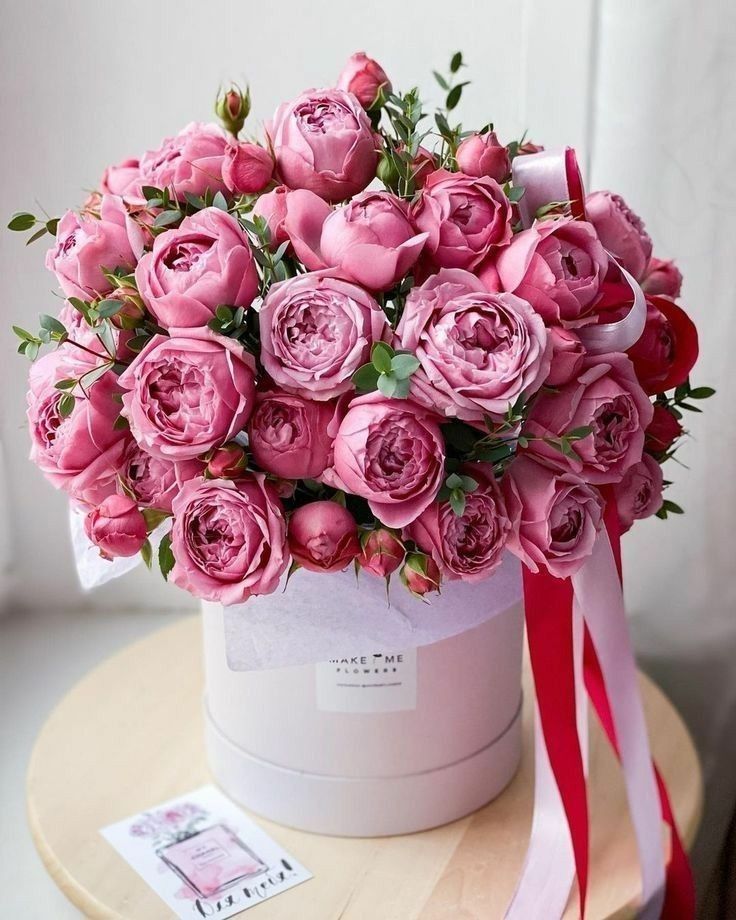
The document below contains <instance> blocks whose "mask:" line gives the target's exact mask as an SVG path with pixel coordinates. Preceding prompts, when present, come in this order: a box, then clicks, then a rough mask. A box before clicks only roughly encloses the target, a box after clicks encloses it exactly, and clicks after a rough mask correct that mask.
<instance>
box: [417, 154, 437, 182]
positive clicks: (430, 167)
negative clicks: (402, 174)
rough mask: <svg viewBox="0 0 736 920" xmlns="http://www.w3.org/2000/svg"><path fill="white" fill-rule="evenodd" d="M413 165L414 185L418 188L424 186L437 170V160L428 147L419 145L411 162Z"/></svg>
mask: <svg viewBox="0 0 736 920" xmlns="http://www.w3.org/2000/svg"><path fill="white" fill-rule="evenodd" d="M411 167H412V168H411V174H412V177H413V179H414V185H415V186H416V187H417V188H424V184H425V183H426V181H427V179H428V178H429V177H430V176H431V175H432V173H433V172H436V170H437V160H436V158H435V155H434V154H433V153H431V152H430V151H429V150H427V148H426V147H419V148H418V149H417V152H416V156H415V157H414V159H413V160H412V162H411Z"/></svg>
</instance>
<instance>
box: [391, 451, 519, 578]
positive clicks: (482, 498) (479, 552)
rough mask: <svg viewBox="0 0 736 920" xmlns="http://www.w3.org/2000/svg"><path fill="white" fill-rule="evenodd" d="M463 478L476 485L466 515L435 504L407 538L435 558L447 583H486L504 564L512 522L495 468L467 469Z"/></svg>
mask: <svg viewBox="0 0 736 920" xmlns="http://www.w3.org/2000/svg"><path fill="white" fill-rule="evenodd" d="M462 473H463V474H464V475H466V476H469V477H470V478H471V479H473V480H475V482H476V483H477V488H476V489H475V490H474V491H472V492H467V493H466V495H465V509H464V511H463V513H462V514H461V515H457V514H455V512H454V511H453V510H452V508H451V507H450V504H449V502H446V501H443V502H439V501H434V502H432V504H431V505H430V506H429V507H428V508H427V509H426V510H425V511H423V512H422V513H421V514H420V515H419V517H418V518H417V519H416V520H415V521H413V522H412V523H411V524H410V525H409V526H408V527H407V528H406V531H405V535H406V536H407V537H408V538H409V539H411V540H414V542H415V543H416V544H417V546H418V547H419V548H420V549H423V550H424V551H425V552H427V553H429V554H430V555H431V556H432V558H433V559H434V561H435V562H436V563H437V565H438V566H439V569H440V571H441V572H442V575H443V577H444V578H447V579H448V580H452V579H457V578H462V580H463V581H470V582H473V581H481V580H482V579H484V578H487V577H488V576H489V575H490V574H491V573H492V572H494V571H495V570H496V569H497V568H498V567H499V565H500V564H501V560H502V558H503V553H504V548H505V546H506V540H507V539H508V535H509V532H510V530H511V521H510V520H509V517H508V515H507V514H506V505H505V503H504V500H503V497H502V495H501V491H500V489H499V487H498V484H497V483H496V479H495V477H494V475H493V468H492V467H491V466H489V465H488V464H479V463H472V464H467V465H466V466H464V467H463V468H462Z"/></svg>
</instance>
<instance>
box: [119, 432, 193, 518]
mask: <svg viewBox="0 0 736 920" xmlns="http://www.w3.org/2000/svg"><path fill="white" fill-rule="evenodd" d="M203 473H204V463H202V461H201V460H179V461H177V462H175V463H174V462H172V461H171V460H162V459H161V458H160V457H153V456H151V454H147V453H146V452H145V451H143V450H141V449H140V447H138V445H137V444H136V443H135V442H134V441H133V442H132V443H131V444H130V445H129V446H128V447H127V449H126V452H125V456H124V458H123V462H122V463H121V466H120V479H121V481H122V483H123V484H124V486H125V488H126V489H127V490H128V491H129V492H132V493H133V497H134V498H135V500H136V502H137V503H138V505H140V506H141V507H142V508H158V509H159V510H161V511H171V503H172V502H173V500H174V499H175V498H176V496H177V495H178V494H179V492H181V489H182V486H183V485H184V483H185V482H189V480H190V479H196V478H197V477H199V476H201V475H202V474H203Z"/></svg>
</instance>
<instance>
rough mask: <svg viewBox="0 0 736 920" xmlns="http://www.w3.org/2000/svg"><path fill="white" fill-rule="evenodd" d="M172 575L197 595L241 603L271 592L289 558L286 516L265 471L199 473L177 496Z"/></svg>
mask: <svg viewBox="0 0 736 920" xmlns="http://www.w3.org/2000/svg"><path fill="white" fill-rule="evenodd" d="M173 510H174V524H173V527H172V529H171V551H172V553H173V555H174V559H175V560H176V562H175V565H174V568H173V569H172V570H171V574H170V575H169V580H170V581H173V582H174V584H175V585H178V586H179V587H180V588H184V589H185V590H186V591H189V592H190V593H191V594H193V595H194V596H195V597H199V598H202V599H203V600H207V601H216V602H218V603H220V604H224V605H231V604H242V603H244V602H245V601H247V600H248V598H249V597H252V596H253V595H255V594H271V593H272V592H273V591H275V590H276V588H277V587H278V584H279V579H280V578H281V575H282V574H283V573H284V571H285V570H286V568H287V566H288V564H289V551H288V548H287V546H286V521H285V519H284V514H283V509H282V507H281V502H280V501H279V499H278V496H277V495H276V493H275V492H274V490H273V489H272V488H271V486H270V485H269V484H268V483H267V482H266V478H265V476H264V475H263V474H262V473H253V474H251V475H248V476H246V477H244V478H243V479H238V480H232V479H198V480H197V479H194V480H191V481H190V482H187V483H186V484H185V485H184V488H183V489H182V490H181V492H180V493H179V495H178V496H177V497H176V498H175V499H174V505H173Z"/></svg>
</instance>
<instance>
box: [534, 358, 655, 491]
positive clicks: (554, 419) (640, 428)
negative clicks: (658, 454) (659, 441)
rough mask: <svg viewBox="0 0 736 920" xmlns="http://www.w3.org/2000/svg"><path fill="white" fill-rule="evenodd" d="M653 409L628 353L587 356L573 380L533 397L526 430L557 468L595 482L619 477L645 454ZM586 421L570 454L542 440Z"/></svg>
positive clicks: (540, 453)
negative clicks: (586, 430)
mask: <svg viewBox="0 0 736 920" xmlns="http://www.w3.org/2000/svg"><path fill="white" fill-rule="evenodd" d="M652 414H653V409H652V404H651V403H650V402H649V399H648V398H647V396H646V394H645V393H644V391H643V390H642V388H641V386H640V385H639V383H638V381H637V379H636V374H635V373H634V367H633V365H632V363H631V361H630V360H629V359H628V358H627V357H626V355H622V354H610V355H595V356H588V357H587V358H586V359H585V362H584V363H583V367H582V369H581V371H580V372H579V374H578V375H577V376H576V377H575V378H573V379H572V380H570V382H569V383H566V384H565V385H564V386H562V387H560V389H559V390H557V391H555V392H550V391H542V392H541V393H540V395H539V396H538V397H537V398H536V399H535V400H534V403H533V404H532V407H531V411H530V413H529V419H528V422H527V423H526V425H525V428H524V435H525V436H528V437H529V438H531V439H532V440H530V442H529V448H528V450H529V451H530V452H531V453H533V454H534V455H535V456H537V457H539V458H541V459H543V460H544V462H545V463H548V464H550V465H551V466H553V467H555V468H557V469H563V470H564V469H569V470H572V471H573V472H575V473H577V474H578V475H581V476H583V477H584V478H585V479H586V480H587V481H588V482H592V483H609V482H619V481H620V479H621V478H622V477H623V475H624V473H625V472H626V471H627V470H628V469H629V468H630V467H632V466H633V465H634V464H635V463H638V462H639V461H640V460H641V455H642V450H643V449H644V429H645V428H646V427H647V425H649V423H650V422H651V420H652ZM588 427H589V428H591V429H592V432H591V434H589V435H587V436H585V437H583V438H582V439H581V440H578V441H575V442H574V443H573V444H572V453H571V454H569V455H568V454H563V453H561V452H560V451H558V450H556V449H555V448H554V447H552V446H550V445H549V444H548V443H546V442H545V441H544V439H545V438H559V437H561V436H562V435H565V434H566V433H568V432H570V431H574V430H575V429H577V428H588Z"/></svg>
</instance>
